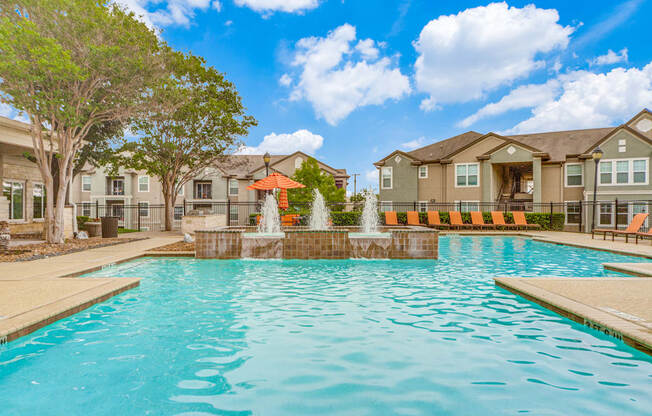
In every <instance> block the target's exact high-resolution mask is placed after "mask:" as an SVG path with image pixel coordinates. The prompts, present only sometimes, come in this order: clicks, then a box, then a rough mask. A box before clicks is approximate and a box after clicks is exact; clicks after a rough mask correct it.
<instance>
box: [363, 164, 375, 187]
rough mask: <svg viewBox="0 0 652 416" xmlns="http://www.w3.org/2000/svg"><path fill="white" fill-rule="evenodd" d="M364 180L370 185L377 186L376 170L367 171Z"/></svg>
mask: <svg viewBox="0 0 652 416" xmlns="http://www.w3.org/2000/svg"><path fill="white" fill-rule="evenodd" d="M364 177H365V179H366V180H367V182H369V183H372V184H374V185H377V184H378V169H376V168H374V169H371V170H368V171H366V172H365V174H364Z"/></svg>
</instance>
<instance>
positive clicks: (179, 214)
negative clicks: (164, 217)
mask: <svg viewBox="0 0 652 416" xmlns="http://www.w3.org/2000/svg"><path fill="white" fill-rule="evenodd" d="M181 218H183V207H174V220H175V221H181Z"/></svg>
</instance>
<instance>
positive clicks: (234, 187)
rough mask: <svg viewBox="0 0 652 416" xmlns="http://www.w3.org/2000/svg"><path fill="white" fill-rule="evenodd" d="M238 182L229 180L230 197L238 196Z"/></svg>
mask: <svg viewBox="0 0 652 416" xmlns="http://www.w3.org/2000/svg"><path fill="white" fill-rule="evenodd" d="M238 191H239V188H238V180H237V179H229V195H233V196H236V195H238Z"/></svg>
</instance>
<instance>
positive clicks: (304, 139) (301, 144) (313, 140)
mask: <svg viewBox="0 0 652 416" xmlns="http://www.w3.org/2000/svg"><path fill="white" fill-rule="evenodd" d="M323 144H324V138H323V137H322V136H320V135H318V134H314V133H312V132H310V131H308V130H305V129H303V130H297V131H295V132H294V133H290V134H288V133H282V134H276V133H271V134H268V135H267V136H265V137H264V138H263V141H262V142H261V143H260V144H259V145H258V146H243V147H241V148H240V149H238V151H237V152H236V154H240V155H259V154H263V153H265V152H269V153H271V154H273V155H283V154H290V153H294V152H296V151H298V150H300V151H302V152H304V153H307V154H309V155H312V154H314V153H315V152H316V151H317V150H319V149H320V148H321V147H322V145H323Z"/></svg>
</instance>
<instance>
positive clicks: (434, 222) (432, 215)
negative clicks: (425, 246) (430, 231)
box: [428, 211, 451, 228]
mask: <svg viewBox="0 0 652 416" xmlns="http://www.w3.org/2000/svg"><path fill="white" fill-rule="evenodd" d="M428 227H432V228H450V227H451V226H450V225H449V224H442V223H441V218H439V211H428Z"/></svg>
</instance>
